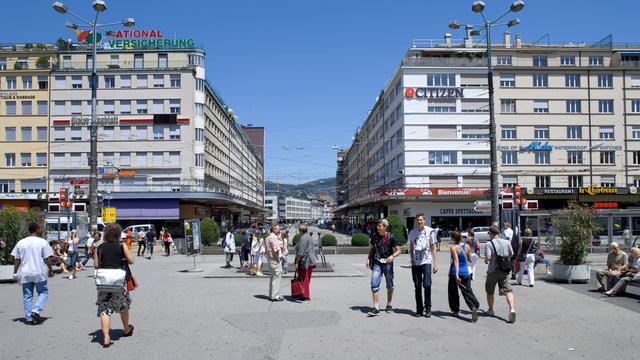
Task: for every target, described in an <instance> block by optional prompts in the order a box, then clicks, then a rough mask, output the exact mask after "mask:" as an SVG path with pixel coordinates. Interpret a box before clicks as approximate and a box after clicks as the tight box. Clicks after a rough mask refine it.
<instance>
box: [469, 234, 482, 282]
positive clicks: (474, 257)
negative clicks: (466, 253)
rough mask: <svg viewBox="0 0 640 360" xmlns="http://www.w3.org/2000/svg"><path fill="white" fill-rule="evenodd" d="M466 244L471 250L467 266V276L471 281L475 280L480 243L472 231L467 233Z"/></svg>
mask: <svg viewBox="0 0 640 360" xmlns="http://www.w3.org/2000/svg"><path fill="white" fill-rule="evenodd" d="M467 244H468V245H469V248H470V249H471V264H470V265H469V275H470V276H471V280H475V279H476V266H477V265H478V258H479V257H480V242H479V241H478V239H476V233H475V232H473V230H469V231H468V232H467Z"/></svg>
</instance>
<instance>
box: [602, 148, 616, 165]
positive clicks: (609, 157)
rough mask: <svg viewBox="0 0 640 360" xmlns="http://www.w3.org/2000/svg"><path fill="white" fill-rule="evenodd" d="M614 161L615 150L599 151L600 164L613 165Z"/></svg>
mask: <svg viewBox="0 0 640 360" xmlns="http://www.w3.org/2000/svg"><path fill="white" fill-rule="evenodd" d="M615 163H616V152H615V151H613V150H611V151H600V164H603V165H613V164H615Z"/></svg>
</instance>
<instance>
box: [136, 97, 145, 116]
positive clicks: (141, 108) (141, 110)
mask: <svg viewBox="0 0 640 360" xmlns="http://www.w3.org/2000/svg"><path fill="white" fill-rule="evenodd" d="M136 112H137V113H138V114H146V113H147V100H136Z"/></svg>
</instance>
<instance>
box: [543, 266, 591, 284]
mask: <svg viewBox="0 0 640 360" xmlns="http://www.w3.org/2000/svg"><path fill="white" fill-rule="evenodd" d="M551 272H552V273H553V279H554V280H557V281H566V282H568V283H569V284H571V283H572V282H574V281H576V282H589V279H590V278H591V265H588V264H584V265H563V264H551Z"/></svg>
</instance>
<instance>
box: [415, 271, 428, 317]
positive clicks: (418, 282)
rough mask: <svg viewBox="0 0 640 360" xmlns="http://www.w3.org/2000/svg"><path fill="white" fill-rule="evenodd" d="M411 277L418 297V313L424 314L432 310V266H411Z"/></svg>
mask: <svg viewBox="0 0 640 360" xmlns="http://www.w3.org/2000/svg"><path fill="white" fill-rule="evenodd" d="M411 277H412V278H413V287H414V289H415V297H416V312H417V313H418V314H422V312H423V311H424V310H425V309H427V311H429V310H431V264H423V265H417V266H411ZM423 288H424V303H423V302H422V301H423V299H422V290H423Z"/></svg>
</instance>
